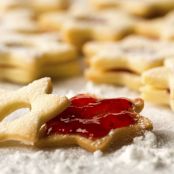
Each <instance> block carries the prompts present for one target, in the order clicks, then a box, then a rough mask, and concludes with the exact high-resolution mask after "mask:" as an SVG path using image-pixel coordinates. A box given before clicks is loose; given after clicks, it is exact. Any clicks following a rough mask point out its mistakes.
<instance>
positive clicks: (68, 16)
mask: <svg viewBox="0 0 174 174" xmlns="http://www.w3.org/2000/svg"><path fill="white" fill-rule="evenodd" d="M120 19H122V20H120ZM136 21H137V19H135V18H134V17H132V16H130V15H128V14H126V13H123V12H122V11H100V12H95V11H92V12H90V13H85V12H84V13H76V14H73V13H48V14H44V15H42V16H41V18H40V26H41V28H43V29H44V30H59V31H61V32H62V33H63V37H64V39H65V40H66V41H67V42H69V43H71V44H73V45H76V46H78V47H81V46H82V44H83V43H85V42H86V41H88V40H100V41H102V40H104V41H107V40H118V39H121V38H123V37H124V36H126V35H128V34H130V33H132V32H133V31H134V24H135V22H136Z"/></svg>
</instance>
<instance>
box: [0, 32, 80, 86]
mask: <svg viewBox="0 0 174 174" xmlns="http://www.w3.org/2000/svg"><path fill="white" fill-rule="evenodd" d="M0 45H1V50H0V69H1V72H3V73H2V74H1V75H0V78H1V79H7V80H10V81H13V82H17V83H28V82H31V81H32V80H35V79H37V78H40V77H43V76H48V75H49V76H53V77H59V76H60V77H64V75H65V77H67V76H68V75H69V76H73V75H77V72H78V73H79V72H80V65H79V60H78V57H77V52H76V50H75V48H74V47H72V46H70V45H68V44H66V43H63V42H62V41H60V40H59V36H58V35H56V33H55V34H54V33H53V34H37V35H30V36H26V35H21V34H13V33H11V34H9V35H8V36H2V37H1V38H0ZM68 66H70V69H69V71H68V72H67V69H68Z"/></svg>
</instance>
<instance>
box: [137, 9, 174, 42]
mask: <svg viewBox="0 0 174 174" xmlns="http://www.w3.org/2000/svg"><path fill="white" fill-rule="evenodd" d="M173 23H174V12H171V13H169V14H167V15H166V16H164V17H161V18H158V19H154V20H147V21H144V22H140V23H139V24H137V27H136V32H137V33H138V34H141V35H145V36H148V37H153V38H160V39H164V40H174V31H173Z"/></svg>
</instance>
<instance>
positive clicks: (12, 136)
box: [0, 78, 69, 145]
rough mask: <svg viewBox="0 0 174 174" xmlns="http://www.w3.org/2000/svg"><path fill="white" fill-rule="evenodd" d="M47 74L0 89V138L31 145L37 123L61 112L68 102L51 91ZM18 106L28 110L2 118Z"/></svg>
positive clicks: (37, 127)
mask: <svg viewBox="0 0 174 174" xmlns="http://www.w3.org/2000/svg"><path fill="white" fill-rule="evenodd" d="M51 85H52V84H51V80H50V78H43V79H40V80H37V81H34V82H33V83H31V84H29V85H28V86H25V87H23V88H21V89H19V90H16V91H6V90H0V119H1V122H0V141H9V140H13V141H20V142H22V143H26V144H31V145H33V144H34V143H35V142H36V141H38V136H39V131H40V128H41V126H42V125H43V124H44V123H45V122H47V121H49V120H50V119H52V118H54V117H55V116H56V115H57V114H59V113H61V112H62V111H63V110H64V109H65V108H66V107H67V106H68V105H69V101H68V99H67V98H66V97H59V96H56V95H53V94H51V91H52V86H51ZM19 108H29V109H30V111H29V113H27V114H25V115H23V116H22V117H19V118H16V119H15V120H12V121H9V122H5V121H3V119H4V118H6V117H7V116H8V114H10V113H11V112H14V111H15V110H17V109H19Z"/></svg>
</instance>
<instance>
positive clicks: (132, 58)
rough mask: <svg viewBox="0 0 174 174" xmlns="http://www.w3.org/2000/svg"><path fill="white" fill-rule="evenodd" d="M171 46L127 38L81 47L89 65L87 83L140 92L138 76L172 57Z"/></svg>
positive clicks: (148, 40) (134, 37)
mask: <svg viewBox="0 0 174 174" xmlns="http://www.w3.org/2000/svg"><path fill="white" fill-rule="evenodd" d="M173 48H174V44H173V43H168V42H162V41H161V42H160V41H155V40H151V39H147V38H143V37H138V36H130V37H128V38H126V39H124V40H123V41H120V42H110V43H97V42H91V43H87V44H86V45H85V46H84V53H85V55H86V60H87V62H88V64H89V67H88V68H87V70H86V72H85V76H86V78H87V79H89V80H91V81H93V82H96V83H111V84H115V85H124V86H128V87H129V88H131V89H135V90H139V88H140V86H141V74H142V73H143V72H144V71H146V70H148V69H151V68H153V67H158V66H161V65H163V62H164V60H165V59H166V58H168V57H169V56H172V55H174V51H173V50H174V49H173Z"/></svg>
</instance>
